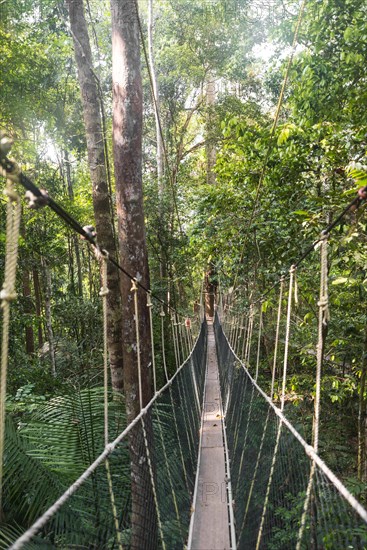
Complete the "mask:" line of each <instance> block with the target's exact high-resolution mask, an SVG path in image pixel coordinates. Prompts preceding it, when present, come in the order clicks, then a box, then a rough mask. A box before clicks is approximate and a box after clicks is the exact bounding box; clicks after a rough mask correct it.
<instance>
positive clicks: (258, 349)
mask: <svg viewBox="0 0 367 550" xmlns="http://www.w3.org/2000/svg"><path fill="white" fill-rule="evenodd" d="M262 326H263V303H262V301H261V302H260V318H259V335H258V338H257V354H256V372H255V380H256V382H257V378H258V376H259V366H260V348H261V336H262Z"/></svg>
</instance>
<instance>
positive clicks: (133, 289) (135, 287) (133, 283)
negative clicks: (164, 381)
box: [130, 279, 143, 410]
mask: <svg viewBox="0 0 367 550" xmlns="http://www.w3.org/2000/svg"><path fill="white" fill-rule="evenodd" d="M136 283H137V282H136V280H135V279H132V280H131V289H130V292H133V293H134V312H135V315H134V317H135V335H136V359H137V367H138V384H139V405H140V410H141V409H142V408H143V387H142V379H141V358H140V330H139V307H138V285H137V284H136Z"/></svg>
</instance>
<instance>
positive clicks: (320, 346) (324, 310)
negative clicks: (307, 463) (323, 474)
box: [296, 234, 330, 550]
mask: <svg viewBox="0 0 367 550" xmlns="http://www.w3.org/2000/svg"><path fill="white" fill-rule="evenodd" d="M327 238H328V235H326V234H323V235H321V241H320V267H321V269H320V298H319V302H318V306H319V323H318V343H317V365H316V394H315V404H314V419H313V434H312V436H313V449H314V451H315V453H317V452H318V448H319V424H320V396H321V370H322V363H323V350H324V329H325V327H327V324H328V322H329V320H330V313H329V297H328V265H327V247H328V241H327ZM314 475H315V463H314V462H312V465H311V470H310V477H309V481H308V485H307V491H306V498H305V502H304V506H303V512H302V518H301V524H300V528H299V531H298V538H297V546H296V550H301V544H302V538H303V534H304V530H305V527H306V518H307V513H308V508H309V505H310V500H311V492H312V486H313V480H314Z"/></svg>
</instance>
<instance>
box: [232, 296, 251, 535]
mask: <svg viewBox="0 0 367 550" xmlns="http://www.w3.org/2000/svg"><path fill="white" fill-rule="evenodd" d="M253 327H254V306H253V304H251V305H250V316H249V324H248V337H247V343H246V351H245V366H246V368H249V367H250V358H251V343H252V334H253ZM254 391H255V386H254V385H252V388H251V398H250V405H249V411H248V415H247V421H246V430H245V437H244V440H243V445H242V452H241V459H240V465H239V468H238V476H237V485H236V495H237V491H238V486H239V482H240V478H241V472H242V467H243V460H244V457H245V448H246V443H247V438H248V433H249V428H250V419H251V413H252V403H253V399H254ZM239 429H240V422H239V421H238V422H237V425H236V435H235V443H234V449H235V451H234V452H236V448H237V445H238V436H239ZM241 529H242V528H241ZM240 539H241V532H240V535H239V537H238V540H239V541H240Z"/></svg>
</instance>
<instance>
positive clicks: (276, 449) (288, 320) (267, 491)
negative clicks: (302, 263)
mask: <svg viewBox="0 0 367 550" xmlns="http://www.w3.org/2000/svg"><path fill="white" fill-rule="evenodd" d="M296 269H297V268H296V267H295V266H294V265H292V266H291V268H290V270H289V274H290V278H289V292H288V306H287V321H286V330H285V349H284V362H283V384H282V396H281V407H280V408H281V411H283V409H284V401H285V387H286V381H287V367H288V348H289V335H290V325H291V314H292V296H293V284H294V274H295V272H296ZM282 293H283V289H282V285H281V290H280V298H281V294H282ZM279 304H280V306H279V308H278V319H279V320H280V313H279V310H280V309H281V299H280V300H279ZM278 336H279V335H278ZM282 427H283V422H282V420H279V426H278V432H277V438H276V442H275V447H274V454H273V459H272V463H271V468H270V473H269V480H268V485H267V487H266V493H265V499H264V506H263V511H262V514H261V521H260V527H259V532H258V535H257V541H256V550H259V548H260V544H261V539H262V535H263V530H264V524H265V517H266V512H267V509H268V504H269V496H270V489H271V485H272V483H273V476H274V470H275V463H276V460H277V456H278V449H279V442H280V436H281V433H282Z"/></svg>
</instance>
